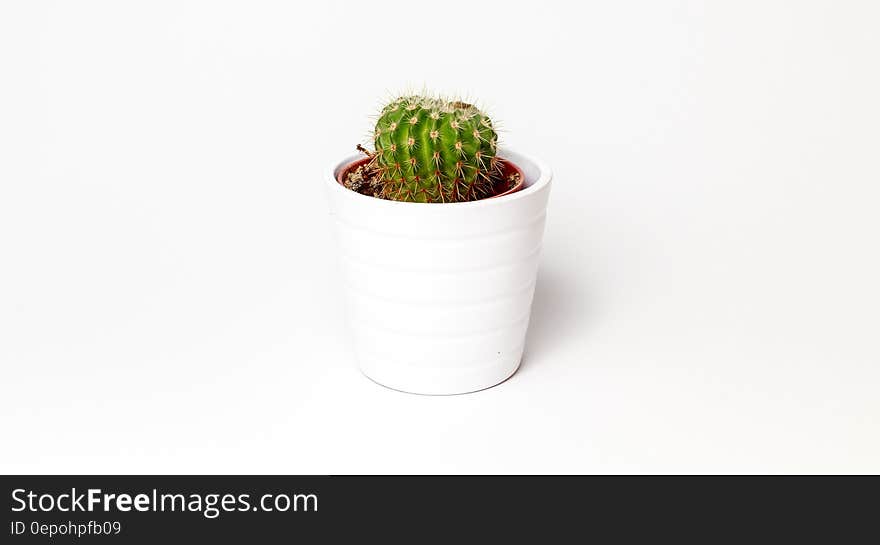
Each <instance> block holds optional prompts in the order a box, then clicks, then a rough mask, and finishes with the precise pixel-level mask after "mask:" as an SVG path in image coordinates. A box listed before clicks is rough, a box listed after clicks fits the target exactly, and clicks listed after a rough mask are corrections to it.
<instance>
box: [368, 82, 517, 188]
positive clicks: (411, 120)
mask: <svg viewBox="0 0 880 545" xmlns="http://www.w3.org/2000/svg"><path fill="white" fill-rule="evenodd" d="M497 140H498V135H497V134H496V133H495V130H494V129H493V128H492V122H491V120H490V119H489V118H488V117H487V116H486V115H485V114H484V113H483V112H481V111H480V110H479V109H477V108H476V107H474V106H472V105H470V104H465V103H463V102H452V101H446V100H442V99H437V98H430V97H424V96H405V97H400V98H398V99H396V100H394V101H392V102H391V103H390V104H388V105H387V106H385V108H383V110H382V113H381V115H380V117H379V120H378V121H377V123H376V128H375V132H374V136H373V144H374V146H375V155H374V156H373V163H374V167H375V168H376V171H377V173H378V175H379V176H381V178H382V191H381V195H382V196H383V197H385V198H387V199H392V200H396V201H411V202H438V203H439V202H460V201H473V200H477V199H481V198H484V197H489V196H491V195H492V194H493V188H494V184H495V180H496V179H497V174H498V172H499V170H500V164H499V162H500V159H499V158H498V157H496V155H495V153H496V147H497Z"/></svg>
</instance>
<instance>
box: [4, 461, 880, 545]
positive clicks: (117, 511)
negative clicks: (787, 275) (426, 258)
mask: <svg viewBox="0 0 880 545" xmlns="http://www.w3.org/2000/svg"><path fill="white" fill-rule="evenodd" d="M2 482H3V493H4V494H5V495H6V500H5V502H4V504H5V509H4V512H5V515H4V526H3V538H2V539H0V543H19V542H22V543H26V542H31V543H38V542H42V543H47V542H71V541H76V542H81V541H82V540H86V541H87V542H93V541H102V542H108V543H109V542H112V543H157V542H159V541H160V540H162V541H170V542H171V543H176V542H179V541H182V540H185V539H186V540H196V541H195V542H197V543H199V542H202V543H203V542H206V541H207V540H222V542H226V541H229V540H242V542H252V541H253V540H254V539H263V540H273V541H272V542H274V540H279V541H280V540H282V539H285V540H289V539H291V538H293V539H309V540H311V541H319V542H324V541H335V540H336V539H342V538H352V537H354V538H357V537H360V538H365V539H366V538H370V539H387V540H391V541H408V542H418V541H422V540H425V539H429V538H430V539H431V540H434V539H437V538H439V537H445V538H447V539H456V541H465V542H471V541H474V540H475V539H478V538H485V539H491V540H492V541H493V542H494V541H497V540H498V539H499V538H500V537H502V536H505V535H507V536H515V537H518V538H524V537H525V536H532V537H533V538H535V539H538V540H539V542H548V541H549V542H557V541H565V542H568V541H572V540H574V539H577V540H578V541H581V540H585V539H588V538H590V537H594V538H595V537H601V536H605V537H610V538H614V539H615V540H620V539H623V540H630V539H632V540H643V539H644V538H645V537H655V538H659V537H685V536H691V537H700V536H702V537H704V538H705V539H706V540H709V541H714V540H715V538H717V537H727V538H731V537H736V538H737V539H750V540H754V539H759V540H764V539H771V538H774V539H787V538H791V537H793V536H794V535H803V534H808V535H809V536H810V537H812V538H822V537H824V538H827V539H829V540H832V541H835V542H839V541H841V540H845V538H846V537H847V536H850V537H853V538H855V537H860V538H864V537H868V535H870V534H871V533H873V534H874V535H875V537H876V533H877V529H876V526H873V527H872V526H871V521H872V520H873V519H874V518H875V517H876V513H877V507H878V501H877V484H878V480H877V479H874V478H870V479H865V478H855V477H815V478H801V477H711V478H710V477H500V476H499V477H461V476H454V477H402V476H401V477H322V476H197V477H189V476H187V477H175V476H127V477H118V476H64V477H59V476H14V477H12V476H10V477H3V479H2ZM864 532H868V534H867V535H866V534H865V533H864ZM553 536H556V537H553Z"/></svg>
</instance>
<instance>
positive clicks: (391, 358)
mask: <svg viewBox="0 0 880 545" xmlns="http://www.w3.org/2000/svg"><path fill="white" fill-rule="evenodd" d="M501 155H502V156H503V157H504V158H506V159H508V160H510V161H511V162H513V163H514V164H515V165H517V166H519V167H520V168H521V169H522V171H523V174H524V175H525V184H524V188H523V189H522V190H520V191H518V192H516V193H513V194H510V195H505V196H503V197H496V198H492V199H484V200H480V201H474V202H465V203H445V204H424V203H405V202H396V201H388V200H382V199H377V198H374V197H368V196H365V195H361V194H359V193H356V192H354V191H351V190H348V189H346V188H344V187H342V186H341V185H340V184H339V183H338V182H337V181H336V177H337V175H338V173H339V172H340V171H341V170H342V169H343V168H345V167H346V166H348V165H349V164H351V163H352V162H354V161H355V160H357V159H359V158H360V157H359V156H352V157H349V158H347V159H345V160H344V161H342V162H341V163H339V164H338V165H336V166H335V167H333V168H332V169H331V170H330V171H329V172H327V174H326V180H325V185H326V187H327V193H328V195H329V199H330V209H331V214H332V216H333V218H334V220H335V224H336V231H337V238H338V243H339V249H340V254H341V262H342V263H341V265H342V278H343V281H344V286H343V288H344V293H345V298H346V301H347V306H348V322H349V324H350V327H351V332H352V335H353V340H354V349H355V354H356V355H357V358H358V360H359V363H360V367H361V370H362V371H363V373H364V374H365V375H367V376H368V377H369V378H371V379H373V380H374V381H376V382H378V383H379V384H383V385H385V386H388V387H389V388H393V389H395V390H402V391H405V392H413V393H419V394H459V393H465V392H473V391H476V390H482V389H484V388H488V387H490V386H494V385H496V384H498V383H500V382H503V381H504V380H505V379H507V378H508V377H510V376H511V375H512V374H513V373H514V372H515V371H516V369H517V367H519V364H520V360H521V359H522V354H523V348H524V343H525V336H526V329H527V328H528V324H529V313H530V310H531V306H532V296H533V294H534V291H535V278H536V275H537V269H538V257H539V254H540V250H541V239H542V236H543V233H544V219H545V216H546V209H547V198H548V196H549V194H550V179H551V177H552V175H551V172H550V169H549V168H547V166H546V165H545V164H544V163H542V162H541V161H538V160H536V159H533V158H530V157H527V156H525V155H522V154H519V153H515V152H512V151H509V150H506V151H502V153H501ZM361 157H362V156H361Z"/></svg>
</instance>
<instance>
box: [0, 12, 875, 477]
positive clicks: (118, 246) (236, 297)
mask: <svg viewBox="0 0 880 545" xmlns="http://www.w3.org/2000/svg"><path fill="white" fill-rule="evenodd" d="M878 27H880V8H878V5H877V4H876V3H874V2H868V1H866V2H832V1H828V2H795V1H792V2H766V1H761V2H715V3H703V2H651V1H645V2H588V3H575V2H560V3H553V2H547V1H542V2H533V3H528V5H526V4H525V3H523V4H515V3H513V2H498V3H491V4H490V3H486V2H473V1H470V2H450V1H446V0H444V1H443V2H400V3H397V4H392V3H388V2H379V1H376V0H370V1H369V2H367V1H363V2H350V3H337V2H328V1H324V0H322V1H320V2H277V3H269V2H233V3H229V2H216V1H210V2H208V1H206V2H177V1H175V2H155V1H154V2H112V1H108V2H100V3H99V2H58V3H46V2H26V1H13V2H4V3H3V5H2V8H0V63H2V64H0V80H2V81H0V370H2V379H0V443H2V445H0V472H64V473H66V472H100V473H107V472H109V473H117V472H119V473H128V472H136V473H137V472H147V473H194V472H197V473H206V472H207V473H210V472H222V473H226V472H229V473H267V472H268V473H276V472H277V473H348V472H367V473H374V472H428V473H435V472H441V473H444V472H466V473H470V472H492V473H495V472H515V473H518V472H539V473H545V472H549V473H556V472H588V473H593V472H878V471H880V394H878V391H880V311H878V305H880V289H878V278H880V257H878V253H880V249H878V248H880V241H878V239H880V219H878V209H880V106H878V104H880V99H878V97H880V74H878V72H880V33H878ZM422 85H425V86H427V87H428V88H431V89H436V90H438V91H444V92H456V91H458V92H461V93H463V94H464V95H465V96H467V97H469V98H472V99H476V100H477V101H478V103H480V104H481V105H483V106H484V107H485V108H486V109H487V110H488V111H489V113H490V114H491V115H493V116H494V118H496V119H498V120H499V121H501V122H502V123H503V127H504V129H505V132H504V133H503V134H502V138H503V141H504V143H506V144H507V145H508V146H511V147H513V148H516V149H519V150H522V151H524V152H526V153H529V154H534V155H536V156H539V157H542V158H543V159H545V160H546V161H547V162H548V163H550V164H551V165H552V167H553V168H554V171H555V182H554V183H555V185H554V188H553V193H552V195H551V202H550V211H549V219H548V225H547V231H546V237H545V248H544V256H543V261H542V266H541V271H540V277H539V281H538V287H537V293H536V299H535V303H534V309H533V314H532V326H531V329H530V331H529V336H528V344H527V348H526V356H525V359H524V362H523V365H522V368H521V369H520V371H519V372H518V373H517V374H516V375H515V376H514V377H513V378H512V379H510V380H509V381H507V382H505V383H504V384H502V385H500V386H498V387H496V388H493V389H490V390H487V391H483V392H479V393H476V394H471V395H464V396H453V397H422V396H414V395H409V394H403V393H398V392H395V391H391V390H388V389H385V388H383V387H380V386H377V385H376V384H374V383H372V382H370V381H369V380H368V379H366V378H364V377H363V376H362V375H361V374H360V373H359V372H358V371H357V369H356V367H355V364H354V361H353V356H352V353H351V351H350V348H349V347H348V345H347V344H346V340H345V335H344V329H343V328H342V324H341V323H340V320H341V316H342V309H341V301H340V299H339V297H338V294H337V276H336V268H335V267H336V263H335V261H334V259H335V258H334V253H333V246H332V244H333V242H332V238H331V232H330V222H329V218H328V215H327V208H326V201H325V198H324V195H323V192H322V185H321V177H322V175H323V174H324V171H325V169H326V168H328V166H329V165H330V164H331V163H333V162H335V161H337V160H338V159H340V158H341V157H343V156H345V155H347V154H349V153H350V152H351V151H352V149H353V147H354V145H355V144H356V143H358V142H361V141H363V139H364V135H365V134H366V133H368V132H369V130H370V119H369V115H370V114H372V113H373V112H375V111H376V109H377V108H378V107H379V106H380V105H381V102H382V100H383V99H385V98H386V97H388V96H390V95H391V94H392V93H394V92H395V91H397V90H400V89H405V88H406V87H408V86H409V87H415V88H420V87H421V86H422Z"/></svg>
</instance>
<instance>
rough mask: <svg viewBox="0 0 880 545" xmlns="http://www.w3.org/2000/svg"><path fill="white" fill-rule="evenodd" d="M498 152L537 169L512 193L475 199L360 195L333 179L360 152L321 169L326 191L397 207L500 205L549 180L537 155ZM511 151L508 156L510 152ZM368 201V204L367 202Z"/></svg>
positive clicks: (546, 168) (538, 188)
mask: <svg viewBox="0 0 880 545" xmlns="http://www.w3.org/2000/svg"><path fill="white" fill-rule="evenodd" d="M498 155H500V156H501V157H502V158H503V159H506V160H508V161H510V162H512V163H513V164H514V165H516V166H517V168H519V169H520V170H523V171H525V170H527V169H526V168H524V165H523V163H530V166H532V167H534V169H535V170H537V171H538V177H537V179H536V180H535V181H534V182H532V183H531V184H530V185H525V187H523V188H522V189H520V190H519V191H515V192H513V193H509V194H507V195H498V196H495V197H492V198H489V199H480V200H477V201H466V202H447V203H431V202H404V201H391V200H387V199H377V198H376V197H371V196H369V195H362V194H360V193H358V192H357V191H352V190H350V189H348V188H346V187H343V186H342V185H341V184H340V183H339V182H338V181H337V174H338V173H339V171H340V170H341V169H343V168H345V167H347V166H348V165H350V164H351V163H353V162H354V161H356V160H357V159H358V158H359V157H362V155H356V154H352V155H350V156H348V157H346V158H345V159H343V160H342V161H340V162H338V163H335V164H334V165H333V166H331V167H330V169H329V170H328V171H326V172H325V175H324V183H325V184H329V185H330V187H329V188H328V189H329V190H330V191H336V192H341V193H340V195H342V196H343V198H348V199H353V200H355V201H359V202H361V203H363V204H364V205H368V206H382V207H400V206H439V207H443V208H447V209H448V208H453V207H454V208H465V207H469V208H478V207H480V208H484V207H492V206H504V205H505V204H506V203H509V202H511V201H513V200H516V199H524V198H527V197H528V196H529V195H531V194H532V193H537V192H539V191H541V190H542V189H543V188H544V187H545V186H547V185H548V184H549V183H550V180H551V179H552V178H553V172H552V171H551V170H550V167H549V166H547V164H546V163H545V162H544V161H542V160H540V159H537V158H535V157H533V156H531V155H526V154H523V153H519V152H518V151H516V150H513V149H510V148H506V147H502V148H501V149H500V150H499V153H498ZM511 155H512V156H511ZM370 202H372V204H370Z"/></svg>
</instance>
